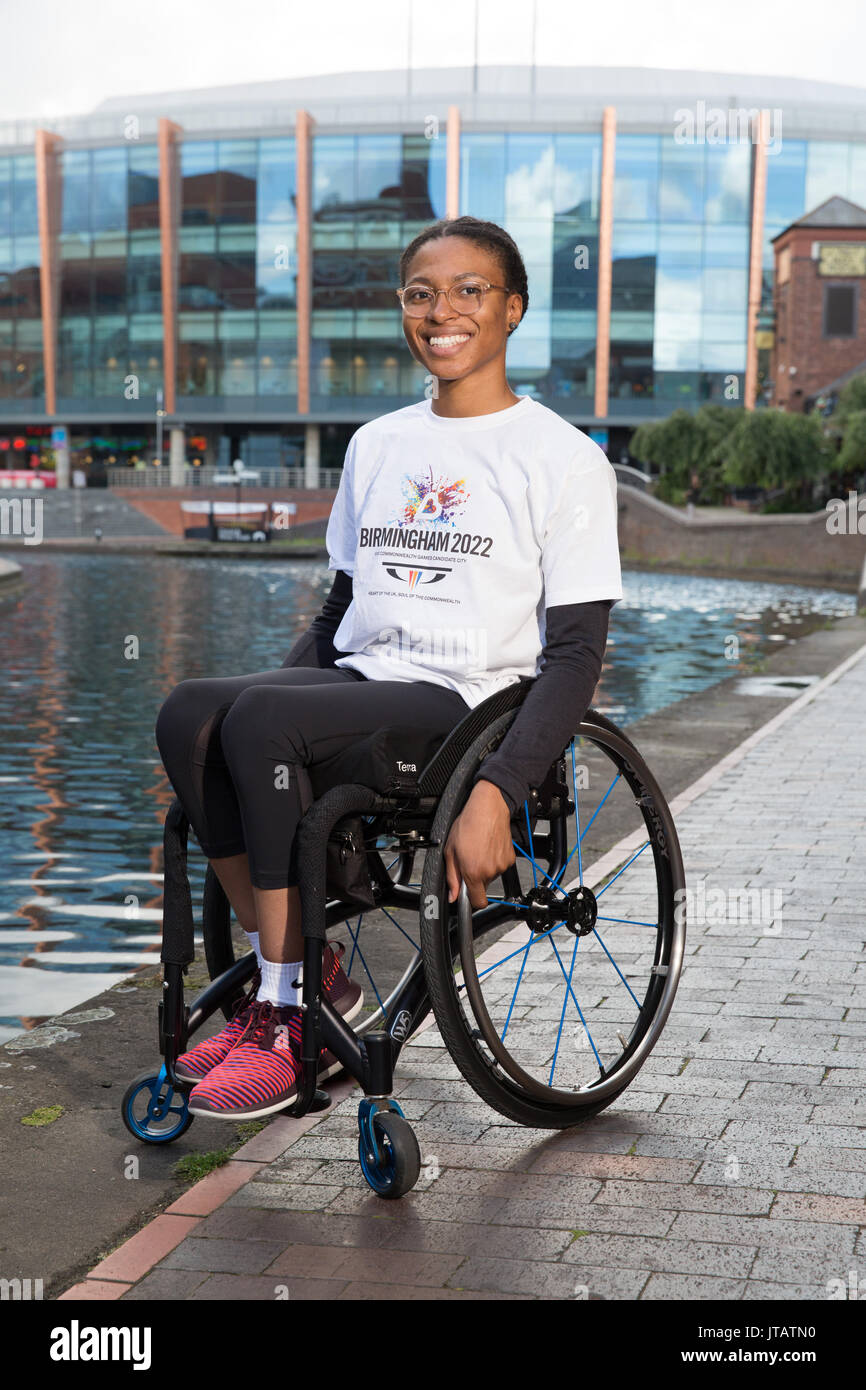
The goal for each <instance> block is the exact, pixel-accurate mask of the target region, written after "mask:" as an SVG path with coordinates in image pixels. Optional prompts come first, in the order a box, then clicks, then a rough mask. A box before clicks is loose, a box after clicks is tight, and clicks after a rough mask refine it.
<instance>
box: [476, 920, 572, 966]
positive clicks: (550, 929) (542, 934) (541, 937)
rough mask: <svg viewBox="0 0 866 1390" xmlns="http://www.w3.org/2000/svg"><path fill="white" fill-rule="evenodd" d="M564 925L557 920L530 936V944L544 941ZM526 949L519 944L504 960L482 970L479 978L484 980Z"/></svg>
mask: <svg viewBox="0 0 866 1390" xmlns="http://www.w3.org/2000/svg"><path fill="white" fill-rule="evenodd" d="M562 925H563V923H562V922H557V923H556V925H555V926H553V927H548V928H547V931H544V932H539V933H538V935H537V936H530V938H529V944H530V945H532V942H533V941H543V940H544V938H545V937H546V936H550V934H551V932H555V931H558V930H559V928H560V927H561V926H562ZM525 949H526V947H525V946H518V947H517V950H516V951H511V952H510V953H509V954H508V955H507V956H503V957H502V960H495V961H494V962H493V964H492V965H488V967H487V969H486V970H482V971H481V972H480V974H479V976H478V978H479V980H483V979H484V976H485V975H489V974H490V972H491V970H498V969H499V967H500V965H505V964H506V963H507V962H508V961H510V960H514V957H515V956H519V955H520V953H521V951H524V950H525Z"/></svg>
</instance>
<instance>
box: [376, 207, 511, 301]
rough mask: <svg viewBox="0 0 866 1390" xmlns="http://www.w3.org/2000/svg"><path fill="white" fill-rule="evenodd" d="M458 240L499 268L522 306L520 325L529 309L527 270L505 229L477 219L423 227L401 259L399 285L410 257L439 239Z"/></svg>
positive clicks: (454, 219) (452, 219)
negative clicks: (475, 248)
mask: <svg viewBox="0 0 866 1390" xmlns="http://www.w3.org/2000/svg"><path fill="white" fill-rule="evenodd" d="M445 236H459V237H465V238H466V240H467V241H474V242H476V243H477V245H479V246H483V248H484V250H485V251H490V252H491V253H492V254H493V255H494V256H495V257H496V259H497V261H498V262H499V265H500V266H501V268H502V274H503V278H504V280H505V284H506V287H507V289H508V292H509V293H510V294H519V295H520V299H521V302H522V305H523V313H522V314H521V322H522V320H523V316H524V315H525V314H526V311H527V309H528V308H529V285H528V283H527V278H526V266H525V265H524V264H523V257H522V256H521V254H520V252H519V251H518V249H517V243H516V242H515V241H514V239H513V238H512V237H510V236H509V234H508V232H506V230H505V228H504V227H500V226H499V225H498V224H497V223H496V222H484V221H482V220H481V219H480V218H478V217H442V218H440V219H439V221H438V222H431V224H430V226H429V227H425V228H424V230H423V231H422V232H419V233H418V235H417V236H416V237H415V239H414V241H410V242H409V245H408V246H407V247H406V249H405V250H404V251H403V254H402V255H401V257H400V283H401V284H405V282H406V272H407V271H408V269H409V265H410V263H411V261H412V257H413V256H414V255H415V253H416V252H417V251H420V249H421V247H422V246H424V245H426V243H427V242H428V241H435V240H437V239H438V238H439V237H445Z"/></svg>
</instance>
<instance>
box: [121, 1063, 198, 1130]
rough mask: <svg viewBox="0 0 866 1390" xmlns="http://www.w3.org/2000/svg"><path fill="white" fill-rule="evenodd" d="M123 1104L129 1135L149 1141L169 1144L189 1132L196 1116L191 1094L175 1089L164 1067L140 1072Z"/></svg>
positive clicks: (127, 1092)
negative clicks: (189, 1097) (187, 1094)
mask: <svg viewBox="0 0 866 1390" xmlns="http://www.w3.org/2000/svg"><path fill="white" fill-rule="evenodd" d="M173 1101H174V1104H172V1102H173ZM120 1107H121V1115H122V1117H123V1123H124V1124H125V1125H126V1128H127V1129H128V1130H129V1132H130V1134H133V1135H134V1136H135V1138H136V1139H142V1140H144V1142H145V1143H146V1144H170V1143H171V1142H172V1140H174V1139H179V1138H180V1136H181V1135H182V1134H186V1131H187V1130H188V1129H189V1127H190V1125H191V1124H192V1122H193V1120H194V1119H195V1116H194V1115H191V1114H190V1112H189V1102H188V1097H187V1096H186V1095H185V1094H184V1092H182V1091H178V1092H175V1090H174V1088H173V1087H172V1086H171V1085H170V1084H169V1081H168V1078H167V1077H166V1075H165V1068H164V1067H161V1068H160V1069H159V1070H158V1071H154V1069H153V1068H151V1069H150V1070H149V1071H143V1072H140V1073H139V1074H138V1076H137V1077H136V1078H135V1080H134V1081H131V1082H130V1083H129V1085H128V1086H127V1088H126V1091H125V1092H124V1096H123V1100H122V1101H121V1103H120Z"/></svg>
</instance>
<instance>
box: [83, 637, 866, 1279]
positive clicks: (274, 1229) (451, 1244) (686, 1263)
mask: <svg viewBox="0 0 866 1390" xmlns="http://www.w3.org/2000/svg"><path fill="white" fill-rule="evenodd" d="M864 655H866V652H864V651H862V650H861V652H860V653H858V654H856V655H855V657H853V658H851V659H849V661H848V662H846V663H844V664H843V667H842V668H840V670H841V672H842V673H841V674H838V675H835V674H834V675H831V677H829V678H828V681H827V682H822V683H821V684H820V685H819V686H816V687H814V688H813V689H812V690H811V691H809V692H807V694H806V695H804V696H803V697H801V698H800V699H798V700H797V701H796V702H795V703H794V705H792V706H791V707H790V708H788V709H786V710H785V711H783V713H782V714H781V715H779V716H777V718H776V719H774V720H773V721H772V723H771V724H770V725H768V726H766V727H765V729H764V730H760V731H758V733H757V734H755V735H752V736H751V738H750V739H748V740H746V743H745V744H744V745H743V746H742V747H741V749H740V750H735V752H734V753H733V754H730V755H729V756H728V757H727V758H725V759H724V760H723V761H722V763H721V764H719V765H718V767H717V768H716V769H714V770H713V771H712V772H711V773H709V774H707V776H706V777H704V778H702V779H701V781H700V782H699V783H697V784H696V785H695V786H694V787H693V788H691V789H690V791H689V792H687V793H684V794H683V796H682V797H681V798H678V800H677V801H676V802H674V806H673V809H674V811H675V814H676V819H677V825H678V829H679V834H680V839H681V843H682V847H683V854H684V859H685V865H686V874H687V881H688V883H689V885H690V889H691V898H690V903H689V906H690V910H691V911H690V920H689V926H688V939H687V944H686V964H685V968H684V971H683V975H682V979H681V983H680V987H679V991H678V994H677V998H676V1002H675V1004H674V1009H673V1012H672V1014H671V1017H670V1019H669V1021H668V1024H667V1026H666V1028H665V1030H664V1033H663V1035H662V1037H661V1040H660V1042H659V1043H658V1044H657V1046H656V1048H655V1050H654V1052H653V1054H652V1056H651V1057H650V1059H649V1060H648V1062H647V1064H646V1065H645V1067H644V1068H643V1070H642V1071H641V1072H640V1073H639V1075H638V1077H637V1078H636V1080H635V1081H634V1082H633V1083H632V1085H631V1087H630V1088H629V1089H628V1091H626V1093H625V1094H624V1095H623V1096H622V1097H620V1099H619V1100H618V1101H617V1102H615V1104H614V1106H613V1107H612V1108H611V1109H609V1110H607V1111H605V1112H604V1113H603V1114H601V1115H600V1116H598V1117H597V1118H596V1119H594V1120H592V1121H590V1122H589V1123H588V1124H586V1125H584V1126H582V1127H580V1128H577V1129H573V1130H569V1131H563V1132H551V1131H540V1130H526V1129H523V1128H521V1127H520V1126H517V1125H513V1124H510V1123H509V1122H508V1121H506V1120H505V1119H504V1118H503V1117H502V1116H501V1115H498V1114H497V1113H496V1112H494V1111H492V1110H490V1109H489V1108H488V1107H487V1106H486V1105H485V1104H484V1103H483V1102H481V1101H480V1100H479V1098H478V1097H477V1096H476V1095H475V1093H474V1092H473V1091H472V1090H471V1089H470V1088H469V1086H468V1085H467V1084H466V1083H465V1082H464V1081H463V1080H462V1079H461V1078H460V1076H459V1073H458V1072H457V1070H456V1068H455V1067H454V1065H453V1063H452V1062H451V1060H450V1058H449V1056H448V1054H447V1052H446V1051H445V1049H444V1047H443V1046H442V1042H441V1038H440V1037H439V1034H438V1032H437V1031H436V1028H435V1026H432V1025H431V1026H429V1027H428V1028H426V1029H425V1030H424V1031H423V1032H421V1033H420V1034H419V1035H417V1036H416V1038H415V1039H414V1041H413V1042H412V1043H411V1044H410V1045H409V1046H408V1047H407V1048H406V1049H405V1050H404V1051H403V1053H402V1054H401V1057H400V1060H399V1063H398V1070H397V1077H396V1083H395V1092H396V1094H397V1095H398V1096H399V1100H400V1104H401V1106H402V1107H403V1109H404V1111H405V1113H406V1116H407V1118H409V1119H410V1120H411V1121H412V1123H413V1126H414V1128H415V1130H416V1133H417V1135H418V1139H419V1143H420V1145H421V1152H422V1156H423V1157H424V1164H425V1166H424V1170H423V1175H422V1179H421V1181H420V1182H419V1184H418V1186H417V1188H416V1189H415V1190H414V1191H413V1192H412V1193H410V1194H409V1195H408V1196H406V1197H404V1198H403V1199H401V1200H400V1201H397V1202H384V1201H382V1200H381V1199H380V1198H377V1197H376V1196H374V1195H373V1194H372V1193H371V1192H370V1191H369V1189H368V1188H367V1186H366V1184H365V1183H364V1181H363V1178H362V1177H361V1173H360V1170H359V1167H358V1163H357V1118H356V1116H357V1097H358V1094H359V1093H358V1090H357V1087H356V1086H355V1084H354V1082H351V1081H343V1082H340V1083H338V1084H337V1085H335V1086H333V1088H332V1092H331V1093H332V1097H333V1099H334V1104H333V1105H332V1108H331V1110H329V1111H328V1112H326V1113H325V1114H324V1115H315V1116H308V1117H307V1118H306V1119H305V1120H303V1121H292V1120H288V1119H285V1118H280V1119H277V1120H276V1121H275V1122H274V1123H272V1124H271V1125H270V1126H269V1127H268V1128H267V1129H266V1130H264V1131H263V1132H262V1133H261V1134H260V1135H258V1136H257V1137H256V1138H255V1139H254V1140H253V1141H252V1142H251V1143H250V1144H248V1145H246V1146H245V1147H244V1148H243V1149H242V1150H240V1151H239V1155H238V1157H236V1158H235V1159H234V1160H232V1161H231V1162H230V1163H229V1164H227V1165H226V1166H225V1167H224V1168H222V1169H220V1170H218V1171H217V1172H216V1173H214V1174H212V1175H211V1176H210V1177H209V1178H207V1179H205V1180H204V1182H202V1183H200V1184H198V1185H197V1186H196V1187H194V1188H192V1189H191V1190H190V1192H189V1193H188V1194H187V1195H186V1196H184V1197H183V1198H181V1199H180V1200H179V1201H178V1202H176V1203H175V1204H174V1206H173V1207H172V1208H170V1209H169V1211H168V1212H166V1213H164V1214H163V1215H162V1216H160V1217H158V1218H157V1220H156V1221H154V1222H152V1223H151V1224H150V1226H148V1227H146V1228H145V1230H144V1231H142V1232H140V1233H139V1235H137V1236H135V1237H133V1239H132V1240H131V1241H129V1242H127V1243H126V1245H125V1246H122V1247H121V1248H120V1250H118V1251H116V1252H115V1253H114V1254H112V1255H110V1256H109V1257H108V1258H107V1259H106V1260H104V1261H103V1262H102V1263H101V1264H100V1265H99V1266H97V1267H96V1268H95V1269H94V1270H92V1271H91V1274H90V1276H89V1278H88V1279H87V1280H85V1281H84V1283H83V1284H81V1285H78V1286H76V1287H75V1289H72V1290H69V1291H68V1292H67V1294H65V1295H63V1297H69V1298H77V1297H91V1298H122V1299H127V1300H129V1299H164V1298H172V1299H177V1298H180V1299H193V1300H200V1299H226V1298H232V1299H235V1298H239V1299H269V1300H272V1299H274V1298H279V1297H289V1298H291V1299H297V1298H312V1299H329V1298H338V1299H354V1298H366V1299H427V1298H436V1299H443V1298H444V1299H493V1298H495V1299H509V1298H517V1299H520V1298H541V1299H545V1298H554V1299H584V1298H590V1299H593V1298H595V1299H599V1298H601V1299H637V1298H640V1299H647V1300H651V1299H677V1300H679V1299H708V1298H721V1299H726V1300H739V1299H778V1298H782V1299H791V1300H807V1299H819V1300H826V1299H830V1298H846V1297H847V1298H850V1297H856V1296H858V1293H859V1295H860V1296H862V1295H863V1293H864V1291H866V1200H864V1198H866V1127H864V1119H866V1103H864V1100H863V1090H864V1083H866V1029H864V1023H866V912H864V908H863V903H864V897H866V794H864V787H866V738H864V735H863V727H862V712H863V710H864V709H866V659H864ZM701 879H703V880H704V888H703V892H701V890H700V889H699V881H700V880H701ZM744 890H746V891H744ZM749 890H751V891H749ZM720 901H722V902H723V903H724V910H720V907H719V903H720ZM755 903H757V904H759V905H760V914H759V916H758V917H756V916H755V914H754V912H753V911H751V910H750V909H751V908H753V907H754V904H755ZM744 904H745V909H746V910H744ZM767 904H770V905H771V911H770V912H769V914H768V913H767V912H766V911H765V908H766V905H767ZM702 918H703V920H701V919H702Z"/></svg>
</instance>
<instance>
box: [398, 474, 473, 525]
mask: <svg viewBox="0 0 866 1390" xmlns="http://www.w3.org/2000/svg"><path fill="white" fill-rule="evenodd" d="M402 491H403V498H404V501H403V506H402V509H401V510H400V511H399V512H398V514H397V516H395V517H394V518H393V520H392V521H391V522H389V525H392V526H412V525H415V524H417V523H418V522H419V521H423V522H427V523H432V524H433V525H434V526H454V524H455V522H456V520H457V518H458V517H459V516H461V515H462V513H463V512H464V510H465V508H466V503H467V502H468V501H469V497H470V493H469V492H468V490H467V488H466V479H465V478H458V479H457V480H456V481H455V482H450V481H449V480H448V479H447V478H446V477H445V476H444V475H443V474H439V476H438V477H434V475H433V469H432V467H430V466H429V465H428V468H427V476H426V477H425V476H423V475H420V476H415V477H413V476H412V474H411V473H404V474H403V482H402Z"/></svg>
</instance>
